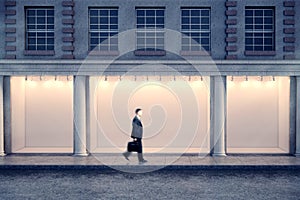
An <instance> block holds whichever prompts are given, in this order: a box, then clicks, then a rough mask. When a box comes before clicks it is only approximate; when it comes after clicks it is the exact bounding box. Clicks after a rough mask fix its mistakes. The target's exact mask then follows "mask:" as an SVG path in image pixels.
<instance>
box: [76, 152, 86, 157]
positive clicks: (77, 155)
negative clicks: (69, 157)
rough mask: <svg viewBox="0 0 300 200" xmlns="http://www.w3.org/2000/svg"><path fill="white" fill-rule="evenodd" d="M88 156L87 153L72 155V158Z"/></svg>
mask: <svg viewBox="0 0 300 200" xmlns="http://www.w3.org/2000/svg"><path fill="white" fill-rule="evenodd" d="M88 155H89V154H88V153H74V154H73V156H74V157H86V156H88Z"/></svg>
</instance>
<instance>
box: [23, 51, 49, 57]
mask: <svg viewBox="0 0 300 200" xmlns="http://www.w3.org/2000/svg"><path fill="white" fill-rule="evenodd" d="M24 55H25V56H53V55H55V51H48V50H45V51H44V50H37V51H34V50H25V51H24Z"/></svg>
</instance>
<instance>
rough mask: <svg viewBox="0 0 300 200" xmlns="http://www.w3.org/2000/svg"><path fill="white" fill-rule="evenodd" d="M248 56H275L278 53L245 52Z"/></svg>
mask: <svg viewBox="0 0 300 200" xmlns="http://www.w3.org/2000/svg"><path fill="white" fill-rule="evenodd" d="M245 55H246V56H275V55H276V51H245Z"/></svg>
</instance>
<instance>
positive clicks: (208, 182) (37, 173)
mask: <svg viewBox="0 0 300 200" xmlns="http://www.w3.org/2000/svg"><path fill="white" fill-rule="evenodd" d="M0 199H5V200H6V199H14V200H17V199H22V200H23V199H272V200H274V199H284V200H288V199H300V171H296V170H290V171H287V170H285V171H283V170H279V171H274V170H273V171H257V170H252V171H246V170H230V171H229V170H226V171H224V170H223V171H221V170H203V171H194V170H169V171H167V170H161V171H156V172H152V173H146V174H128V173H122V172H118V171H105V172H101V171H97V170H73V171H72V170H49V171H47V170H22V171H20V170H2V171H0Z"/></svg>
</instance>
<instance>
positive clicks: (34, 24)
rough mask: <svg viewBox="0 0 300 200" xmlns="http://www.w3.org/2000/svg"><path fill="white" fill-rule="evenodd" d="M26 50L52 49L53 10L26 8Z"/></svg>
mask: <svg viewBox="0 0 300 200" xmlns="http://www.w3.org/2000/svg"><path fill="white" fill-rule="evenodd" d="M25 13H26V17H25V19H26V28H27V29H26V37H27V38H26V45H25V48H26V49H27V50H53V49H54V8H43V7H37V8H26V12H25Z"/></svg>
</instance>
